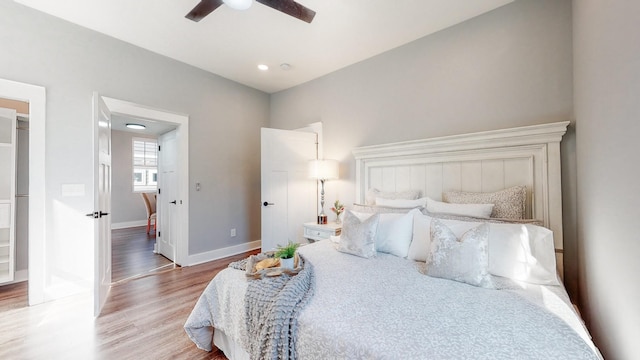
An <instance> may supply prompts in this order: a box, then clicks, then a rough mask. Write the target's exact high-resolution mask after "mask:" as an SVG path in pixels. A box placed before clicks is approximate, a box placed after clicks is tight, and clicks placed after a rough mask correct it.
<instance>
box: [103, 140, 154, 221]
mask: <svg viewBox="0 0 640 360" xmlns="http://www.w3.org/2000/svg"><path fill="white" fill-rule="evenodd" d="M134 137H135V138H151V139H156V138H157V136H154V135H145V134H140V133H132V132H127V131H118V130H113V131H111V149H112V151H111V168H112V177H111V213H112V214H113V217H112V218H111V222H112V224H114V225H116V224H125V225H126V223H132V222H140V221H142V222H144V223H145V224H146V223H147V210H146V208H145V206H144V202H143V200H142V197H141V196H140V193H134V192H133V183H132V176H133V163H132V159H131V156H132V154H133V150H132V149H131V147H132V145H131V142H132V140H133V138H134Z"/></svg>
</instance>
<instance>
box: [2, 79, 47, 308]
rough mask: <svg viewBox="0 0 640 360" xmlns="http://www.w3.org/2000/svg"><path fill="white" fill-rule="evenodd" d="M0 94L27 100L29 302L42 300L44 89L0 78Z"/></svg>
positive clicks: (44, 241) (44, 234) (44, 218)
mask: <svg viewBox="0 0 640 360" xmlns="http://www.w3.org/2000/svg"><path fill="white" fill-rule="evenodd" d="M0 97H3V98H6V99H12V100H19V101H25V102H28V103H29V251H28V253H29V285H28V297H29V305H37V304H41V303H43V302H44V301H45V291H44V287H45V266H46V257H45V251H44V250H45V244H46V239H47V232H46V231H45V229H46V226H45V225H46V223H47V222H46V220H47V219H46V210H45V209H46V205H47V203H46V190H45V189H46V186H45V185H46V181H45V175H46V173H45V158H46V151H45V150H46V147H45V140H46V136H45V134H46V133H45V119H46V117H45V113H46V91H45V88H44V87H42V86H37V85H31V84H25V83H21V82H17V81H11V80H6V79H0Z"/></svg>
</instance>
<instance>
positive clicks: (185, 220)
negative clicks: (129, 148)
mask: <svg viewBox="0 0 640 360" xmlns="http://www.w3.org/2000/svg"><path fill="white" fill-rule="evenodd" d="M102 99H103V100H104V102H105V104H107V108H109V111H111V114H112V115H120V116H125V117H133V118H143V119H148V120H154V121H164V122H169V123H173V124H176V125H177V128H176V137H177V158H178V159H186V161H180V162H178V166H177V171H178V177H177V181H178V185H177V195H178V201H180V204H181V205H180V206H179V207H178V209H177V216H176V227H177V234H178V236H177V239H176V258H175V259H174V260H175V263H176V264H178V265H183V264H185V265H186V263H187V260H188V254H189V116H188V115H184V114H178V113H174V112H170V111H166V110H162V109H156V108H152V107H149V106H144V105H140V104H136V103H132V102H128V101H124V100H118V99H114V98H109V97H105V96H103V97H102Z"/></svg>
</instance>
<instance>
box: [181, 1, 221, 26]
mask: <svg viewBox="0 0 640 360" xmlns="http://www.w3.org/2000/svg"><path fill="white" fill-rule="evenodd" d="M220 5H222V0H201V1H200V3H199V4H198V5H196V7H194V8H193V10H191V11H190V12H189V13H188V14H187V15H186V16H185V17H186V18H187V19H189V20H193V21H195V22H198V21H200V20H202V19H203V18H204V17H205V16H207V15H209V14H211V12H212V11H213V10H215V9H217V8H218V7H219V6H220Z"/></svg>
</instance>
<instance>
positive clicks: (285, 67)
mask: <svg viewBox="0 0 640 360" xmlns="http://www.w3.org/2000/svg"><path fill="white" fill-rule="evenodd" d="M280 69H282V70H284V71H289V70H291V64H287V63H282V64H280Z"/></svg>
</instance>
